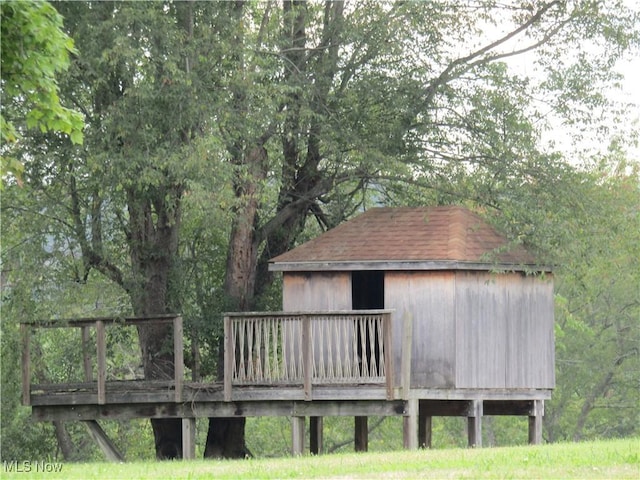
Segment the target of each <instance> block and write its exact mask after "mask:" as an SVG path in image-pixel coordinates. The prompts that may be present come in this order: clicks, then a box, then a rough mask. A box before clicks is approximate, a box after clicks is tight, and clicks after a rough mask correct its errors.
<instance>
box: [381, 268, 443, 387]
mask: <svg viewBox="0 0 640 480" xmlns="http://www.w3.org/2000/svg"><path fill="white" fill-rule="evenodd" d="M454 275H455V274H454V272H447V271H423V272H417V271H416V272H414V271H408V272H385V286H384V290H385V299H384V305H385V308H389V309H394V310H395V312H394V314H393V316H394V320H393V321H394V324H395V327H394V330H393V344H394V354H395V355H394V365H395V372H396V375H395V378H400V367H401V364H402V362H401V359H402V348H401V347H402V338H403V319H404V318H405V316H406V315H411V316H412V317H413V327H412V335H413V340H412V352H411V386H412V387H431V388H439V387H442V388H447V387H454V386H455V359H456V355H455V322H454V320H453V314H454Z"/></svg>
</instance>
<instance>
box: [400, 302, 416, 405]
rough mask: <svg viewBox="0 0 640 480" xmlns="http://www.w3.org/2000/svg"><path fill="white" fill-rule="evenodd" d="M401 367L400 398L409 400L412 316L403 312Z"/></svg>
mask: <svg viewBox="0 0 640 480" xmlns="http://www.w3.org/2000/svg"><path fill="white" fill-rule="evenodd" d="M402 320H403V321H402V323H403V325H402V350H401V351H402V365H401V369H400V382H401V384H402V398H403V399H404V400H407V399H408V398H409V390H410V389H411V353H412V352H411V349H412V344H413V315H412V314H411V313H410V312H405V313H404V315H403V317H402Z"/></svg>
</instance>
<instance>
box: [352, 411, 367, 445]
mask: <svg viewBox="0 0 640 480" xmlns="http://www.w3.org/2000/svg"><path fill="white" fill-rule="evenodd" d="M354 420H355V421H354V439H355V441H354V447H355V451H356V452H366V451H368V450H369V417H362V416H358V417H354Z"/></svg>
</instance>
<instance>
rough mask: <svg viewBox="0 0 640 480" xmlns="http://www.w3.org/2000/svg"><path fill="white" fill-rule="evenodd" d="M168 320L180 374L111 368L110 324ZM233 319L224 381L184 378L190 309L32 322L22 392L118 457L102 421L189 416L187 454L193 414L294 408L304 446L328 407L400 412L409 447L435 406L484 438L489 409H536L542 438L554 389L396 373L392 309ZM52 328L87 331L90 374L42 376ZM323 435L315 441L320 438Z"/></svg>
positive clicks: (336, 412)
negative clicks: (425, 382)
mask: <svg viewBox="0 0 640 480" xmlns="http://www.w3.org/2000/svg"><path fill="white" fill-rule="evenodd" d="M162 323H164V324H166V323H169V324H171V325H173V334H174V342H173V347H174V352H173V353H174V358H175V360H176V361H175V365H174V378H172V379H169V380H163V381H147V380H140V379H134V380H118V379H112V378H110V375H109V372H108V370H109V368H108V364H109V363H108V362H107V358H108V355H109V352H107V346H106V345H107V342H106V333H105V332H106V330H105V329H106V328H118V327H119V326H120V327H126V326H137V325H142V324H145V325H148V324H151V325H153V324H162ZM224 327H225V352H224V355H225V368H224V379H223V381H220V382H202V381H200V382H196V381H186V380H185V367H184V362H183V325H182V319H181V317H180V316H175V315H167V316H157V317H154V318H127V319H110V318H101V319H76V320H69V321H59V322H46V323H25V324H22V325H21V332H22V379H23V389H22V399H23V403H24V404H25V405H30V406H31V408H32V415H33V418H34V419H36V420H40V421H51V420H64V421H83V422H86V423H87V426H88V427H89V428H90V430H91V432H92V435H94V436H95V437H96V439H97V440H98V443H99V444H101V446H103V450H105V453H106V454H107V456H108V457H109V458H114V459H118V458H121V457H120V456H119V455H118V454H117V452H115V451H114V449H113V446H112V445H111V446H109V441H108V439H106V438H103V437H101V435H103V432H102V433H101V429H100V428H99V425H97V420H105V419H133V418H180V419H182V420H183V441H184V445H183V451H184V457H185V458H192V457H193V455H194V451H195V450H194V432H195V419H196V418H206V417H257V416H287V417H291V419H292V420H291V421H292V438H293V453H294V454H299V453H301V452H302V451H303V449H304V439H303V432H304V421H305V418H306V417H309V418H310V419H312V420H311V421H312V427H314V428H312V430H313V432H314V434H315V435H317V432H318V428H319V425H320V436H321V435H322V434H321V430H322V429H321V420H319V419H321V418H322V417H325V416H354V417H356V418H359V419H360V422H358V421H357V422H356V424H357V425H358V424H359V425H360V435H361V436H362V435H364V436H365V437H366V428H364V429H363V428H362V425H363V420H362V419H365V420H364V425H365V426H366V417H368V416H401V417H403V418H404V429H405V440H404V446H405V447H406V448H417V447H418V446H421V445H422V446H425V445H426V446H429V445H430V425H431V418H432V417H433V416H454V415H455V416H464V417H467V418H468V422H469V428H468V432H469V444H470V445H473V446H477V445H480V444H481V418H482V416H483V415H524V416H528V417H529V419H530V427H529V435H530V440H531V442H532V443H540V441H541V419H542V415H543V408H544V407H543V406H544V400H545V399H548V398H550V395H551V391H550V390H538V389H519V390H514V389H503V390H500V389H484V390H483V389H441V388H436V389H417V388H411V387H410V377H411V373H410V372H405V371H404V369H405V368H410V365H411V362H410V359H404V358H403V361H402V365H403V368H402V369H401V375H400V378H394V368H393V365H392V364H391V359H392V358H393V355H391V354H390V348H391V345H392V331H391V312H390V311H384V310H383V311H358V312H316V313H309V312H307V313H291V312H287V313H253V314H229V315H227V317H226V318H225V322H224ZM43 328H44V329H51V328H67V329H68V328H71V329H78V330H79V331H80V335H79V336H78V341H79V342H80V345H81V349H82V352H83V353H82V362H83V366H82V369H83V371H84V381H82V382H66V383H57V384H37V383H32V372H31V365H32V363H31V362H32V358H31V357H32V352H31V350H32V343H33V341H34V340H33V338H32V336H33V335H32V334H33V332H34V331H38V330H40V329H43ZM92 329H93V330H94V333H93V334H92V332H91V330H92ZM92 339H95V344H93V340H92ZM312 340H313V341H312ZM404 341H406V342H407V348H406V349H405V350H404V351H403V354H405V355H410V352H411V349H410V348H409V347H408V345H411V338H406V339H403V342H404ZM92 354H94V355H95V358H92ZM94 366H95V368H94ZM356 431H358V429H356ZM363 432H364V433H363ZM312 440H313V439H312ZM317 440H318V439H317V438H316V442H313V441H312V445H314V444H315V445H316V448H318V447H317V445H318V441H317ZM360 441H361V444H362V438H360ZM356 444H358V442H356ZM104 445H106V446H104ZM320 445H321V441H320ZM364 445H365V446H366V438H365V441H364ZM365 448H366V447H365ZM315 453H319V452H317V451H316V452H315Z"/></svg>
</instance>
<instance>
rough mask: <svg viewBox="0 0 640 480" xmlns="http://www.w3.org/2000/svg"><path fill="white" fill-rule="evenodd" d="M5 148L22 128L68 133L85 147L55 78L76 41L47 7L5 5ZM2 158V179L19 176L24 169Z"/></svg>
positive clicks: (0, 119)
mask: <svg viewBox="0 0 640 480" xmlns="http://www.w3.org/2000/svg"><path fill="white" fill-rule="evenodd" d="M0 18H1V20H2V21H1V25H2V26H1V31H2V64H1V69H2V104H3V110H2V115H1V116H0V131H2V143H3V144H5V145H6V144H13V143H15V142H17V141H18V140H19V139H20V137H21V133H20V132H21V131H22V130H23V129H24V128H28V129H32V128H36V129H39V130H40V131H41V132H47V131H52V132H60V133H64V134H67V135H68V136H69V138H70V139H71V141H72V142H73V143H75V144H82V141H83V133H82V129H83V126H84V122H83V118H82V115H80V114H79V113H78V112H76V111H74V110H71V109H69V108H66V107H64V106H63V105H62V103H61V100H60V96H59V86H58V82H57V79H56V77H57V75H59V74H60V73H61V72H63V71H65V70H66V69H67V68H68V67H69V63H70V62H69V56H70V54H73V53H75V49H74V44H73V40H72V39H71V38H70V37H69V36H68V35H66V34H65V33H64V31H63V29H62V17H61V16H60V15H59V14H58V12H56V10H55V9H54V8H53V7H52V6H51V4H49V3H48V2H21V1H3V2H2V3H1V4H0ZM5 152H6V149H5V151H3V155H2V174H3V175H4V174H5V173H12V174H14V175H16V176H18V177H19V175H20V173H21V171H22V168H23V167H22V164H21V163H20V162H18V160H17V159H16V158H14V157H12V156H9V155H7V156H5Z"/></svg>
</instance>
